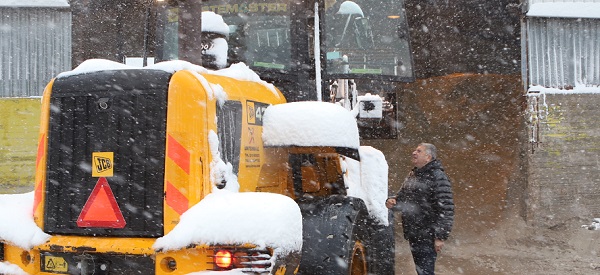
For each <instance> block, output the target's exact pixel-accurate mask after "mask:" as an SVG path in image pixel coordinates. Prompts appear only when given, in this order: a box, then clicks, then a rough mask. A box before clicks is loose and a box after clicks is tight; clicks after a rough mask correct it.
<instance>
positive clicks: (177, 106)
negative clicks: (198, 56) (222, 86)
mask: <svg viewBox="0 0 600 275" xmlns="http://www.w3.org/2000/svg"><path fill="white" fill-rule="evenodd" d="M210 101H211V100H210V99H209V98H208V97H207V92H206V91H205V89H204V87H203V86H202V84H201V82H200V81H199V80H198V78H197V77H196V75H195V74H193V73H191V72H189V71H179V72H176V73H175V74H174V75H173V76H172V77H171V82H170V83H169V95H168V105H167V139H166V140H167V147H166V148H167V152H166V154H165V155H166V156H167V157H166V160H165V192H166V189H167V182H169V183H170V184H172V185H173V186H174V187H175V188H176V189H177V190H179V191H180V192H181V194H182V195H183V196H185V197H186V198H187V200H188V201H189V203H188V205H189V206H192V205H194V204H195V203H197V202H198V201H200V199H201V198H202V197H203V196H204V191H203V189H204V188H203V186H204V182H206V181H208V180H209V178H208V176H209V175H208V173H203V171H208V168H209V166H208V164H209V163H210V160H209V155H208V152H207V148H208V142H207V140H206V139H207V136H208V132H207V128H208V127H209V126H208V125H209V121H211V120H214V119H207V118H208V117H210V116H208V115H207V105H208V104H209V102H210ZM213 117H214V116H213ZM207 120H208V121H207ZM169 142H175V143H177V146H172V147H169V144H168V143H169ZM173 148H177V150H179V153H177V154H175V155H176V156H178V157H177V158H178V159H177V158H171V157H170V156H171V155H173V154H171V153H172V152H170V150H173ZM182 155H183V156H182ZM164 209H165V217H164V225H165V234H166V233H168V232H170V231H171V230H172V229H173V227H174V226H175V225H176V224H177V222H178V221H179V214H178V213H177V212H175V211H173V209H172V208H170V207H169V206H168V205H167V203H166V202H165V206H164Z"/></svg>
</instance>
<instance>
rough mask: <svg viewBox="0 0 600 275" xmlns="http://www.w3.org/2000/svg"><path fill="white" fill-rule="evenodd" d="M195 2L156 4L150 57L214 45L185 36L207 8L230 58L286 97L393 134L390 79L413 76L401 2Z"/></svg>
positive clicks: (178, 55)
mask: <svg viewBox="0 0 600 275" xmlns="http://www.w3.org/2000/svg"><path fill="white" fill-rule="evenodd" d="M194 2H195V1H164V2H157V6H156V7H157V19H158V24H157V25H156V28H157V35H156V36H157V40H156V53H155V55H156V60H159V61H160V60H172V59H184V60H189V59H186V58H188V57H189V56H197V55H198V54H197V53H199V52H202V51H203V50H205V49H207V48H211V47H213V46H214V44H213V43H211V42H210V41H212V40H211V39H203V40H202V42H201V43H194V42H193V41H190V39H191V38H190V37H191V36H194V31H192V30H190V29H191V28H190V27H189V26H190V25H193V24H198V25H199V24H201V23H200V22H199V19H200V18H201V17H202V16H201V11H208V12H213V13H215V14H218V15H220V16H221V17H222V18H223V20H224V22H225V24H227V26H228V27H229V30H230V31H229V33H228V35H227V36H228V37H227V38H228V39H227V43H228V46H229V49H228V58H227V59H228V63H229V64H234V63H238V62H244V63H245V64H246V65H248V66H249V67H250V68H251V69H252V70H254V71H256V72H257V73H258V75H260V77H261V78H262V79H263V80H265V81H267V82H270V83H273V84H274V85H275V86H276V87H278V88H279V89H280V90H281V91H282V93H283V94H284V95H285V97H286V99H287V101H289V102H295V101H304V100H318V101H328V102H334V103H337V104H340V105H342V106H344V107H345V108H346V109H348V110H354V112H355V113H357V114H358V115H357V118H358V121H359V128H360V133H361V136H362V137H363V138H393V137H396V136H397V129H396V128H395V126H394V125H395V123H393V121H395V120H397V112H396V108H395V106H394V105H395V102H396V97H395V91H394V84H393V83H394V82H412V81H414V79H415V78H414V69H413V60H412V54H411V47H410V43H409V37H408V25H407V22H406V16H405V14H404V1H403V0H391V1H384V2H380V1H370V0H356V1H343V0H337V1H336V0H327V1H289V0H277V1H269V0H259V1H252V2H247V1H241V0H230V1H222V0H210V1H201V3H198V4H196V5H194V4H193V3H194ZM198 2H200V1H199V0H198ZM193 20H196V21H193ZM195 31H198V30H195ZM202 33H203V35H206V32H202ZM190 58H191V57H190ZM203 66H206V67H210V66H211V64H203ZM360 102H362V103H360ZM359 110H360V112H359Z"/></svg>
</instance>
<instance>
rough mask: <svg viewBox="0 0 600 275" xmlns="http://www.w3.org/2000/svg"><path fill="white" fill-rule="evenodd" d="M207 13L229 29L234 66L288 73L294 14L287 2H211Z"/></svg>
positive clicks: (231, 59) (206, 3) (231, 56)
mask: <svg viewBox="0 0 600 275" xmlns="http://www.w3.org/2000/svg"><path fill="white" fill-rule="evenodd" d="M202 9H203V11H212V12H214V13H216V14H219V15H221V16H222V17H223V20H224V21H225V23H226V24H227V25H228V26H229V40H228V42H229V54H228V57H229V60H230V63H236V62H245V63H246V64H247V65H248V66H251V67H262V68H272V69H279V70H285V69H288V68H289V66H290V60H291V58H290V45H291V44H290V17H289V14H290V11H289V6H288V4H287V3H285V2H284V1H272V0H267V1H254V2H250V3H248V2H246V1H227V3H225V2H224V1H218V0H217V1H207V2H204V6H203V7H202Z"/></svg>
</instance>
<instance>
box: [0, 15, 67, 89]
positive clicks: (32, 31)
mask: <svg viewBox="0 0 600 275" xmlns="http://www.w3.org/2000/svg"><path fill="white" fill-rule="evenodd" d="M70 69H71V11H70V10H68V9H57V8H14V7H13V8H8V7H0V97H28V96H41V95H42V92H43V90H44V87H45V86H46V85H47V84H48V82H49V81H50V79H52V78H53V77H54V76H56V75H57V74H58V73H60V72H63V71H67V70H70Z"/></svg>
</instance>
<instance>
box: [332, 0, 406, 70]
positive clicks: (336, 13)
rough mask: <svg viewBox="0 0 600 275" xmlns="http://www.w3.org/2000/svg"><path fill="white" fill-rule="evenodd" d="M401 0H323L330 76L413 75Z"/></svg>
mask: <svg viewBox="0 0 600 275" xmlns="http://www.w3.org/2000/svg"><path fill="white" fill-rule="evenodd" d="M403 7H404V2H403V0H382V1H379V0H378V1H372V0H355V1H343V0H337V1H335V0H330V1H325V20H324V30H323V31H324V34H325V35H324V40H325V41H324V43H325V51H326V60H327V62H326V72H327V74H328V75H329V76H330V77H331V78H364V77H366V78H369V77H368V75H380V76H391V77H393V79H395V80H401V81H402V80H404V81H410V80H412V79H413V68H412V60H411V52H410V46H409V41H408V31H407V23H406V16H405V14H404V10H403Z"/></svg>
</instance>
